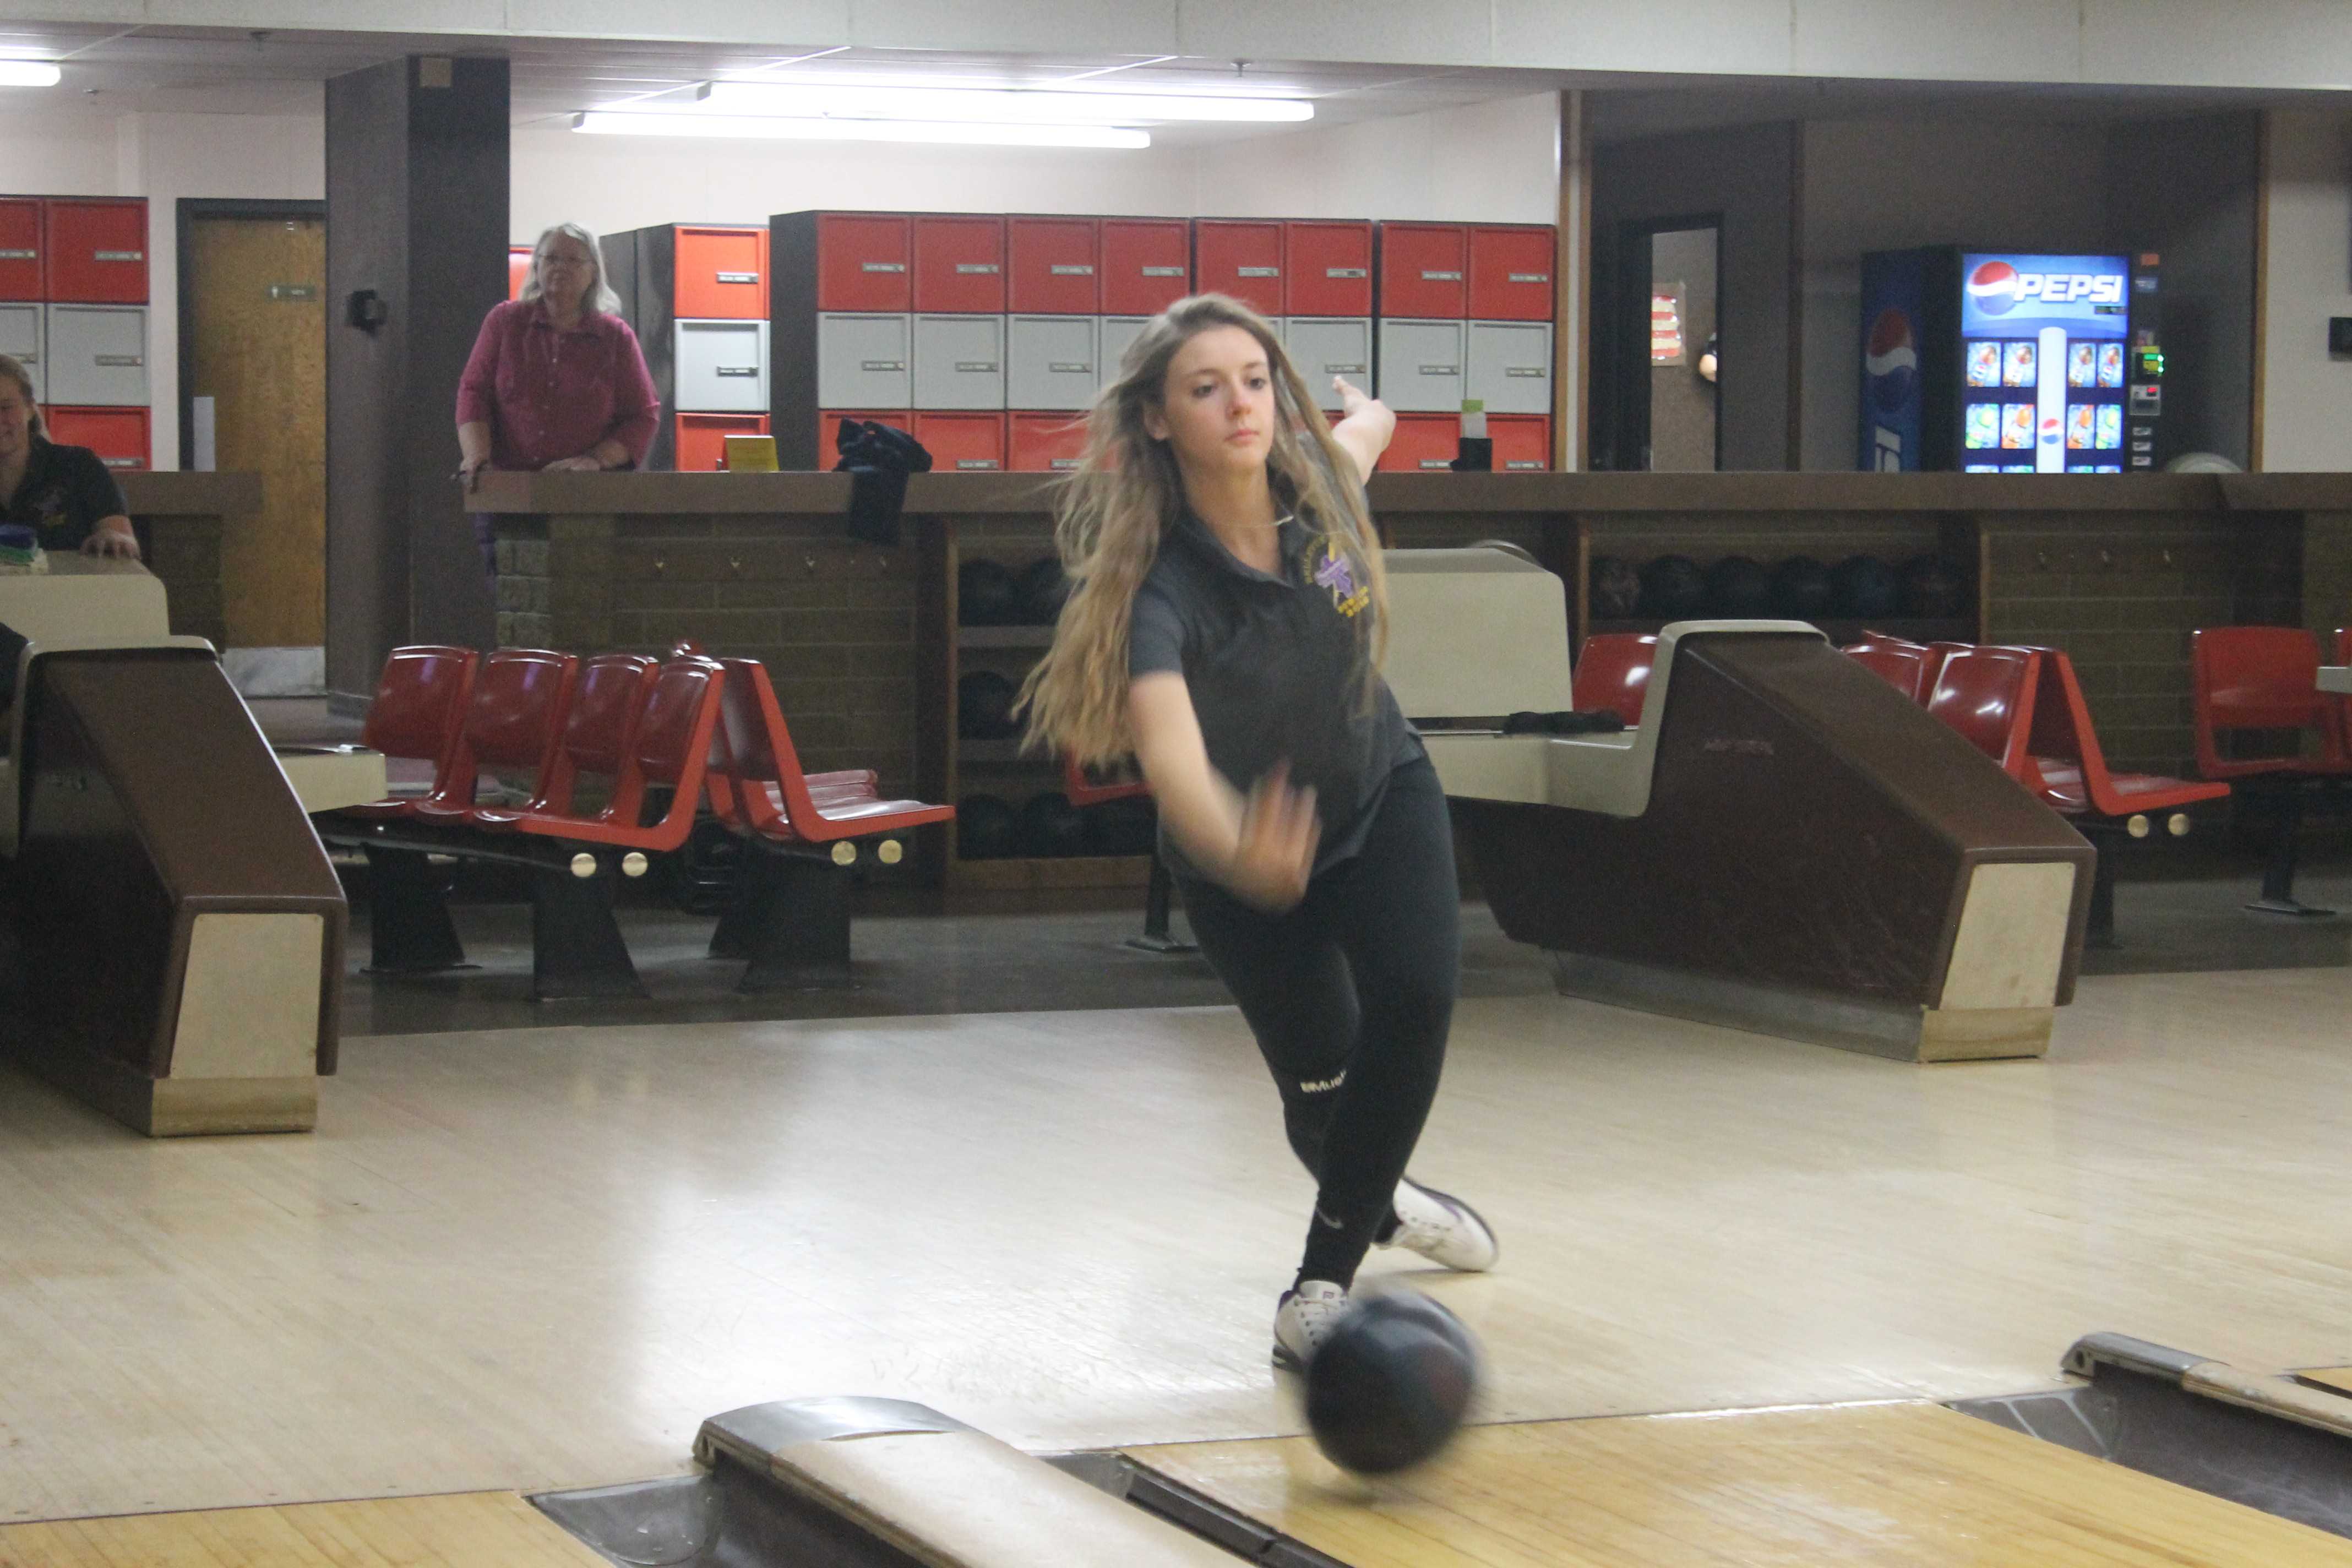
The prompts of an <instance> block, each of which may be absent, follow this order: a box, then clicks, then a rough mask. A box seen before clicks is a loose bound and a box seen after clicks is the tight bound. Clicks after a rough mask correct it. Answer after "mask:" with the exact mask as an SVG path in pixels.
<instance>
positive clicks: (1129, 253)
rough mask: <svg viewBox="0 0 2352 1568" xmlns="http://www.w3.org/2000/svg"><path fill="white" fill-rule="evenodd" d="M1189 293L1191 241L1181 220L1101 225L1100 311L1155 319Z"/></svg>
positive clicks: (1129, 219)
mask: <svg viewBox="0 0 2352 1568" xmlns="http://www.w3.org/2000/svg"><path fill="white" fill-rule="evenodd" d="M1191 292H1192V233H1191V228H1190V226H1189V225H1187V224H1186V223H1185V222H1184V220H1183V219H1182V218H1148V217H1107V218H1105V219H1103V220H1102V310H1103V314H1104V315H1106V316H1156V315H1158V314H1159V313H1160V311H1162V310H1166V309H1167V308H1168V307H1169V306H1171V305H1172V304H1174V303H1175V302H1176V301H1177V300H1181V299H1182V298H1183V297H1184V296H1185V295H1187V294H1190V293H1191Z"/></svg>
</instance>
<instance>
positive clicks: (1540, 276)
mask: <svg viewBox="0 0 2352 1568" xmlns="http://www.w3.org/2000/svg"><path fill="white" fill-rule="evenodd" d="M1553 250H1554V246H1553V240H1552V230H1551V228H1550V226H1549V225H1543V224H1512V225H1503V224H1481V225H1479V226H1476V227H1475V228H1473V229H1471V231H1470V316H1471V319H1472V320H1473V321H1550V320H1551V318H1552V307H1553V301H1554V298H1555V296H1554V294H1553V291H1552V265H1553V260H1552V258H1553Z"/></svg>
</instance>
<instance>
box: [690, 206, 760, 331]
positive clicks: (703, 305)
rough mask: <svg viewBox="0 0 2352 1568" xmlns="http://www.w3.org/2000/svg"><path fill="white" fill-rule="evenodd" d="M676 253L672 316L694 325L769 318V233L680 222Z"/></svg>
mask: <svg viewBox="0 0 2352 1568" xmlns="http://www.w3.org/2000/svg"><path fill="white" fill-rule="evenodd" d="M671 255H672V258H673V263H672V264H673V267H674V268H675V272H674V276H673V279H672V296H671V297H672V299H673V300H674V301H675V304H676V308H675V310H673V311H672V312H671V313H672V314H673V315H675V316H677V318H678V319H679V320H681V321H766V320H767V319H768V231H767V230H766V229H764V228H701V227H692V226H688V225H685V224H680V225H678V226H677V233H676V235H675V236H674V248H673V250H672V252H671Z"/></svg>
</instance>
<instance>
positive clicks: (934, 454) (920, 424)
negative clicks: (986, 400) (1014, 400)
mask: <svg viewBox="0 0 2352 1568" xmlns="http://www.w3.org/2000/svg"><path fill="white" fill-rule="evenodd" d="M915 439H916V440H918V441H920V442H921V443H922V444H923V445H924V447H926V448H928V449H929V452H930V454H931V472H933V473H935V474H969V473H973V472H976V471H992V470H1001V469H1002V468H1003V467H1004V416H1003V415H1002V414H963V413H954V414H918V415H916V416H915Z"/></svg>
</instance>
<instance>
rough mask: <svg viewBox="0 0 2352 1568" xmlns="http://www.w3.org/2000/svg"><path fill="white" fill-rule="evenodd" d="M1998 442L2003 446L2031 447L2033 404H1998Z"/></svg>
mask: <svg viewBox="0 0 2352 1568" xmlns="http://www.w3.org/2000/svg"><path fill="white" fill-rule="evenodd" d="M2000 444H2001V445H2002V446H2004V447H2028V448H2030V447H2032V445H2033V405H2032V404H2031V403H2004V404H2002V405H2000Z"/></svg>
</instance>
